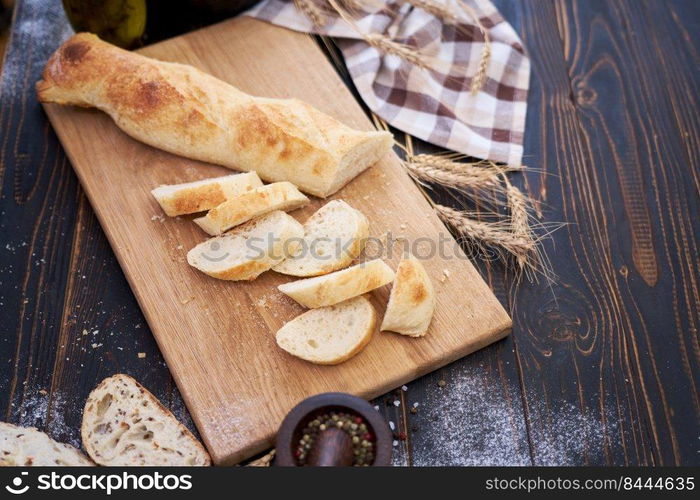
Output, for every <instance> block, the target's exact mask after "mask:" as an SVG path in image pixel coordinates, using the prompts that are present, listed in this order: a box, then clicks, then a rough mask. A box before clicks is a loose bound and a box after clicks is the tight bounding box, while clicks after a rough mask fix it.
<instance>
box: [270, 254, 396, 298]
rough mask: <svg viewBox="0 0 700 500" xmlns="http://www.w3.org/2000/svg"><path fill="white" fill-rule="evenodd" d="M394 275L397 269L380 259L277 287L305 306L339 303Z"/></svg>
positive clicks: (378, 284) (383, 282) (382, 282)
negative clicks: (393, 269) (392, 268)
mask: <svg viewBox="0 0 700 500" xmlns="http://www.w3.org/2000/svg"><path fill="white" fill-rule="evenodd" d="M393 279H394V271H392V270H391V268H390V267H389V266H388V265H387V264H386V263H385V262H384V261H383V260H381V259H375V260H371V261H369V262H363V263H361V264H356V265H354V266H352V267H348V268H346V269H343V270H342V271H336V272H334V273H330V274H326V275H323V276H317V277H315V278H307V279H303V280H297V281H292V282H291V283H284V284H282V285H279V286H278V287H277V289H278V290H279V291H280V292H282V293H284V294H286V295H289V296H290V297H291V298H293V299H294V300H296V301H297V302H299V303H300V304H301V305H303V306H304V307H308V308H310V309H314V308H317V307H325V306H331V305H333V304H338V303H339V302H343V301H344V300H347V299H350V298H352V297H357V296H358V295H362V294H364V293H367V292H370V291H372V290H374V289H375V288H379V287H381V286H384V285H386V284H388V283H391V281H392V280H393Z"/></svg>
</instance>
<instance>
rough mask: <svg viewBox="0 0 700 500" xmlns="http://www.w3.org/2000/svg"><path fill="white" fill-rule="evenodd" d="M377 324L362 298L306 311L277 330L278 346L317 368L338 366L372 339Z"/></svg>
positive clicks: (368, 306) (371, 311)
mask: <svg viewBox="0 0 700 500" xmlns="http://www.w3.org/2000/svg"><path fill="white" fill-rule="evenodd" d="M376 322H377V313H376V311H375V310H374V307H373V306H372V304H371V303H370V301H369V300H367V298H366V297H364V296H359V297H354V298H352V299H349V300H346V301H344V302H341V303H340V304H336V305H333V306H328V307H321V308H318V309H312V310H310V311H306V312H305V313H303V314H302V315H300V316H297V317H296V318H294V319H293V320H291V321H289V322H288V323H287V324H285V325H284V326H283V327H282V328H280V329H279V330H278V331H277V335H276V336H275V337H276V340H277V345H278V346H280V347H281V348H282V349H284V350H285V351H287V352H288V353H289V354H291V355H293V356H296V357H298V358H301V359H304V360H306V361H310V362H312V363H316V364H319V365H337V364H338V363H342V362H343V361H346V360H348V359H350V358H351V357H353V356H354V355H356V354H357V353H359V352H360V351H361V350H362V349H364V348H365V346H366V345H367V344H369V341H370V340H372V335H373V334H374V328H375V325H376Z"/></svg>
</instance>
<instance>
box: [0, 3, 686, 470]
mask: <svg viewBox="0 0 700 500" xmlns="http://www.w3.org/2000/svg"><path fill="white" fill-rule="evenodd" d="M495 3H496V4H497V5H498V7H499V8H500V9H501V12H502V13H503V14H504V16H505V17H506V18H507V19H508V20H509V21H510V22H511V23H512V24H513V26H514V27H515V29H516V31H518V33H520V35H521V36H522V38H523V41H524V42H525V46H526V47H527V48H528V50H529V53H530V56H531V58H532V70H533V71H532V72H533V77H532V84H531V91H530V96H529V112H528V118H527V133H526V143H525V155H526V157H525V161H526V164H528V165H530V166H532V167H534V168H535V169H536V170H533V171H531V172H529V173H527V174H526V175H525V176H524V177H523V176H516V177H515V178H514V180H515V182H517V183H518V185H520V186H523V187H525V188H526V189H527V190H528V191H529V193H530V194H531V195H532V196H534V197H535V198H536V199H537V200H538V201H539V202H540V208H541V210H542V212H543V214H544V217H545V219H546V220H549V221H566V222H568V223H569V225H568V226H567V227H566V228H564V229H562V230H560V231H559V232H557V233H555V234H554V235H553V239H552V240H551V241H550V242H548V243H547V244H546V250H547V252H548V254H549V257H550V259H551V261H552V265H553V269H554V271H555V272H556V273H557V275H558V279H557V283H556V285H554V286H553V287H551V288H550V287H548V286H547V285H546V284H543V283H542V284H539V285H530V284H523V285H521V286H519V287H518V288H517V290H514V289H513V277H512V275H511V274H509V273H507V272H505V271H504V269H503V267H502V266H501V265H500V264H499V263H496V262H491V263H483V262H478V263H477V264H478V265H479V266H480V269H481V271H482V272H483V275H484V277H485V278H486V279H487V280H488V282H489V283H490V284H491V285H492V287H493V289H494V291H495V292H496V294H497V295H498V297H499V298H500V299H501V300H502V302H503V303H504V304H506V305H507V307H509V308H510V309H511V310H512V312H513V317H514V323H515V325H514V329H513V334H512V336H510V337H509V338H508V339H506V340H504V341H502V342H499V343H497V344H495V345H492V346H490V347H489V348H487V349H484V350H482V351H480V352H478V353H476V354H474V355H472V356H469V357H467V358H465V359H462V360H460V361H458V362H456V363H454V364H452V365H450V366H448V367H446V368H444V369H442V370H439V371H438V372H436V373H433V374H431V375H428V376H426V377H423V378H422V379H420V380H417V381H415V382H413V383H412V384H410V385H409V386H408V387H407V390H405V391H402V390H400V389H398V390H397V391H396V392H395V393H392V394H389V395H386V396H385V397H383V398H379V399H378V400H377V404H379V405H381V409H382V411H383V412H384V413H385V415H386V416H387V417H388V418H389V419H390V420H392V421H393V422H395V424H396V427H397V430H398V431H399V432H405V433H406V435H407V439H406V440H405V441H402V442H401V443H400V444H399V446H397V448H396V457H395V461H396V463H401V464H414V465H425V464H487V465H504V464H537V465H539V464H574V465H578V464H646V465H655V464H664V465H670V464H686V465H689V464H699V463H700V439H699V438H700V396H699V394H698V392H699V391H700V346H699V340H698V327H699V325H700V272H699V269H698V268H699V266H700V260H699V258H698V255H699V253H698V248H699V247H700V148H699V147H698V145H699V143H700V141H699V134H700V115H699V114H698V109H699V108H698V106H699V103H698V99H699V96H700V93H699V92H698V90H699V89H698V87H699V85H700V72H699V68H700V56H699V55H698V53H699V51H700V40H699V38H700V3H698V2H695V1H692V0H688V1H674V2H663V1H653V0H649V1H638V0H628V1H610V0H599V1H592V0H585V1H583V0H581V1H573V0H572V1H549V0H530V1H519V2H512V1H508V0H500V1H497V2H495ZM68 33H69V28H68V25H67V23H66V21H65V18H64V16H63V13H62V10H61V6H60V2H58V1H55V0H53V1H52V0H23V1H20V2H19V3H18V6H17V8H16V12H15V18H14V24H13V28H12V33H11V40H10V43H9V47H8V52H7V55H6V59H5V65H4V70H3V72H2V80H1V83H0V99H1V102H2V109H1V110H0V155H1V156H0V185H1V187H2V191H1V193H2V194H1V198H0V331H1V332H2V335H1V336H0V366H2V373H1V376H0V407H1V408H3V409H4V415H3V417H4V418H3V419H4V420H6V421H9V422H13V423H18V424H21V425H33V426H37V427H39V428H40V429H44V430H46V431H47V432H48V433H49V434H51V435H52V436H53V437H55V438H56V439H59V440H63V441H67V442H70V443H73V444H76V445H79V443H80V438H79V427H80V419H81V410H82V406H83V402H84V400H85V397H86V396H87V394H88V393H89V391H90V390H91V389H92V388H93V387H94V386H95V385H96V384H97V383H98V382H99V381H100V380H101V379H102V378H104V377H106V376H109V375H111V374H113V373H116V372H125V373H129V374H131V375H133V376H135V377H136V378H137V379H138V380H140V381H141V382H142V383H143V384H144V385H145V386H147V387H148V388H150V389H151V390H152V391H153V392H154V393H155V394H156V395H157V396H158V397H159V398H160V399H161V400H162V401H163V402H164V403H165V404H166V405H167V406H169V407H170V408H171V409H172V410H173V411H174V413H175V414H176V415H177V416H178V417H179V418H181V419H182V420H184V421H185V422H186V423H188V425H190V427H192V422H191V420H190V419H189V416H188V413H187V410H186V408H185V406H184V405H183V402H182V399H181V398H180V395H179V393H178V391H177V388H176V387H175V385H174V384H173V380H172V378H171V377H170V373H169V371H168V368H167V366H166V365H165V363H164V362H163V359H162V357H161V355H160V353H159V351H158V348H157V347H156V344H155V342H154V340H153V338H152V336H151V334H150V332H149V329H148V325H147V324H146V322H145V321H144V318H143V316H142V315H141V312H140V310H139V308H138V306H137V304H136V301H135V299H134V296H133V295H132V293H131V291H130V290H129V287H128V285H127V282H126V280H125V279H124V276H123V274H122V272H121V270H120V268H119V265H118V263H117V261H116V259H115V257H114V254H113V253H112V251H111V249H110V247H109V244H108V243H107V241H106V239H105V237H104V234H103V233H102V230H101V229H100V227H99V224H98V223H97V220H96V219H95V216H94V215H93V212H92V210H91V208H90V206H89V204H88V202H87V200H86V198H85V196H84V195H83V193H82V191H81V189H80V185H79V184H78V182H77V180H76V177H75V175H74V174H73V171H72V169H71V166H70V164H69V163H68V161H67V160H66V158H65V156H64V154H63V152H62V150H61V147H60V145H59V143H58V141H57V139H56V137H55V135H54V133H53V131H52V130H51V127H50V125H49V123H48V121H47V120H46V116H45V115H44V113H43V112H42V110H41V108H40V106H39V104H38V103H37V101H36V98H35V95H34V90H33V89H34V82H35V81H36V80H37V78H38V75H39V73H40V70H41V69H42V67H43V64H44V62H45V60H46V59H47V57H48V55H49V54H50V53H51V52H52V51H53V50H54V49H55V48H56V46H57V45H58V44H59V42H60V41H61V40H62V39H63V38H64V37H66V36H67V34H68ZM138 353H145V355H146V356H145V358H139V357H138ZM442 381H444V382H445V383H443V382H442ZM395 400H396V401H399V402H400V405H399V406H395V405H394V401H395ZM414 403H418V406H417V408H416V409H415V410H413V411H411V408H412V407H413V404H414Z"/></svg>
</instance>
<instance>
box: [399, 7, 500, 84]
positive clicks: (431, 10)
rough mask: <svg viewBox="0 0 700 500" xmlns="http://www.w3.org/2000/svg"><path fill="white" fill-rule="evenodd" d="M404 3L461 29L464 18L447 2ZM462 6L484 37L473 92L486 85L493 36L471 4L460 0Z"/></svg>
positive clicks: (473, 78)
mask: <svg viewBox="0 0 700 500" xmlns="http://www.w3.org/2000/svg"><path fill="white" fill-rule="evenodd" d="M399 1H400V2H402V3H407V4H410V5H413V6H414V7H417V8H419V9H421V10H424V11H425V12H427V13H428V14H430V15H432V16H435V17H437V18H438V19H440V20H441V21H443V22H444V23H446V24H449V25H452V26H456V27H457V28H458V29H460V24H461V23H462V20H461V19H460V17H459V16H458V15H457V13H456V12H455V10H454V9H452V8H450V7H448V6H447V5H446V4H444V3H442V2H439V1H438V0H399ZM457 3H458V4H459V6H460V8H461V9H462V10H463V11H464V12H465V13H466V14H467V15H468V16H469V17H470V18H471V19H472V20H473V21H474V24H476V27H477V28H478V30H479V32H480V33H481V36H482V38H483V39H484V46H483V48H482V49H481V55H480V56H479V64H478V65H477V68H476V73H475V74H474V76H473V77H472V81H471V85H470V92H471V93H472V94H476V93H478V92H479V91H480V90H481V89H482V88H483V86H484V83H485V82H486V73H487V71H488V67H489V63H490V62H491V36H490V35H489V32H488V30H487V29H486V27H485V26H484V25H483V23H482V22H481V19H480V18H479V14H478V13H477V12H476V11H475V10H474V9H473V8H472V7H470V6H469V5H467V4H466V3H465V2H464V0H458V2H457Z"/></svg>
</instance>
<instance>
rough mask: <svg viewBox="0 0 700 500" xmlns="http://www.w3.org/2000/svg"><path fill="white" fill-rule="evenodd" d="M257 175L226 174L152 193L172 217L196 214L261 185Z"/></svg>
mask: <svg viewBox="0 0 700 500" xmlns="http://www.w3.org/2000/svg"><path fill="white" fill-rule="evenodd" d="M262 185H263V183H262V181H261V180H260V177H258V174H256V173H255V172H246V173H244V174H233V175H225V176H223V177H214V178H213V179H202V180H201V181H194V182H185V183H182V184H169V185H163V186H158V187H157V188H155V189H154V190H152V191H151V194H152V195H153V196H154V197H155V199H156V200H157V201H158V203H159V204H160V206H161V208H162V209H163V212H165V213H166V214H167V215H169V216H170V217H176V216H178V215H186V214H196V213H197V212H204V211H205V210H210V209H212V208H214V207H217V206H219V205H221V204H222V203H223V202H225V201H226V200H228V199H231V198H234V197H236V196H240V195H242V194H244V193H246V192H248V191H251V190H253V189H255V188H257V187H260V186H262Z"/></svg>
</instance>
